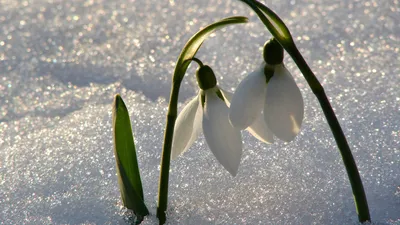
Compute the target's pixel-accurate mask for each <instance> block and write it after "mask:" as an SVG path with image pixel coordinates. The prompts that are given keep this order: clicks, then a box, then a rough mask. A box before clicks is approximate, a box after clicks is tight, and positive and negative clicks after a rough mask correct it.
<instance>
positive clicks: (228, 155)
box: [171, 85, 242, 176]
mask: <svg viewBox="0 0 400 225" xmlns="http://www.w3.org/2000/svg"><path fill="white" fill-rule="evenodd" d="M200 86H201V85H200ZM222 93H223V91H222V90H220V89H219V88H218V86H216V85H215V86H214V87H212V88H205V90H203V89H202V90H200V92H199V94H198V95H197V96H196V97H195V98H193V99H192V100H191V101H190V102H189V103H188V104H187V105H186V106H185V107H184V108H183V110H182V112H181V113H180V114H179V115H178V118H177V119H176V123H175V128H174V136H173V140H172V152H171V158H172V159H175V158H176V157H178V156H179V155H180V154H182V153H183V152H185V151H186V150H187V149H189V148H190V146H192V144H193V143H194V141H195V140H196V139H197V137H198V135H199V133H200V132H201V130H203V133H204V137H205V139H206V142H207V145H208V147H209V148H210V150H211V152H212V153H213V154H214V156H215V157H216V158H217V160H218V162H219V163H221V164H222V166H223V167H224V168H225V169H226V170H228V172H229V173H230V174H232V175H233V176H236V174H237V171H238V168H239V164H240V159H241V156H242V137H241V133H240V130H239V129H237V128H234V127H233V126H232V125H231V123H230V122H229V108H228V105H227V100H226V98H225V97H224V94H222Z"/></svg>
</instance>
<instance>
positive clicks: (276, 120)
mask: <svg viewBox="0 0 400 225" xmlns="http://www.w3.org/2000/svg"><path fill="white" fill-rule="evenodd" d="M264 60H265V63H263V64H262V65H261V66H260V67H259V68H258V69H257V70H256V71H254V72H252V73H250V74H249V75H248V76H247V77H246V78H245V79H244V80H243V81H242V82H241V83H240V84H239V86H238V87H237V89H236V92H235V93H234V95H233V97H232V102H231V105H230V113H229V119H230V122H231V124H232V125H233V126H234V127H236V128H239V129H245V128H247V127H249V126H250V125H252V124H253V123H255V122H258V123H260V121H261V123H265V125H266V126H267V127H268V129H269V130H270V132H272V133H271V134H270V135H272V134H273V135H275V136H276V137H278V138H279V139H281V140H283V141H286V142H289V141H292V140H293V139H294V138H295V137H296V135H297V134H298V133H299V131H300V127H301V123H302V121H303V115H304V103H303V98H302V96H301V92H300V90H299V88H298V87H297V85H296V83H295V81H294V79H293V77H292V75H291V74H290V72H289V71H288V70H287V69H286V68H285V66H284V65H283V48H282V47H281V46H280V44H279V43H278V42H277V41H276V40H275V39H271V40H270V41H269V42H267V43H266V44H265V46H264Z"/></svg>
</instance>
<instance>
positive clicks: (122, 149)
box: [113, 95, 149, 217]
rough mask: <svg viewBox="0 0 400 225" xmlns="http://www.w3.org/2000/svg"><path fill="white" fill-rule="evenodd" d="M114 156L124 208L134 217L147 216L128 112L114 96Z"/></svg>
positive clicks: (117, 97)
mask: <svg viewBox="0 0 400 225" xmlns="http://www.w3.org/2000/svg"><path fill="white" fill-rule="evenodd" d="M113 135H114V154H115V160H116V163H117V173H118V183H119V187H120V191H121V197H122V201H123V203H124V206H125V207H126V208H128V209H131V210H133V211H134V213H135V214H136V216H138V217H144V216H146V215H148V214H149V211H148V210H147V208H146V205H145V204H144V201H143V189H142V182H141V180H140V173H139V166H138V162H137V157H136V149H135V143H134V140H133V135H132V128H131V122H130V118H129V113H128V110H127V108H126V106H125V103H124V101H123V100H122V98H121V96H119V95H116V96H115V99H114V108H113Z"/></svg>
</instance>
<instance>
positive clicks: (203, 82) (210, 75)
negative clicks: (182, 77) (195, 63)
mask: <svg viewBox="0 0 400 225" xmlns="http://www.w3.org/2000/svg"><path fill="white" fill-rule="evenodd" d="M196 78H197V83H198V84H199V87H200V88H201V89H202V90H207V89H210V88H213V87H215V86H216V85H217V79H216V78H215V75H214V72H213V71H212V69H211V67H209V66H207V65H205V66H201V67H200V68H199V69H197V71H196Z"/></svg>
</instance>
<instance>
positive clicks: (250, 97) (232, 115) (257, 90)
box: [229, 64, 267, 129]
mask: <svg viewBox="0 0 400 225" xmlns="http://www.w3.org/2000/svg"><path fill="white" fill-rule="evenodd" d="M266 87H267V83H266V78H265V75H264V64H263V65H262V66H261V67H260V68H258V69H257V70H256V71H254V72H252V73H250V74H249V75H248V76H247V77H246V78H245V79H243V81H242V82H240V84H239V86H238V87H237V88H236V91H235V93H234V94H233V97H232V101H231V105H230V111H229V119H230V121H231V123H232V125H233V126H234V127H236V128H239V129H246V128H247V127H248V126H250V125H251V124H252V123H253V122H254V120H255V119H256V118H257V116H259V115H260V113H261V111H262V108H263V106H264V101H265V90H266Z"/></svg>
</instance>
